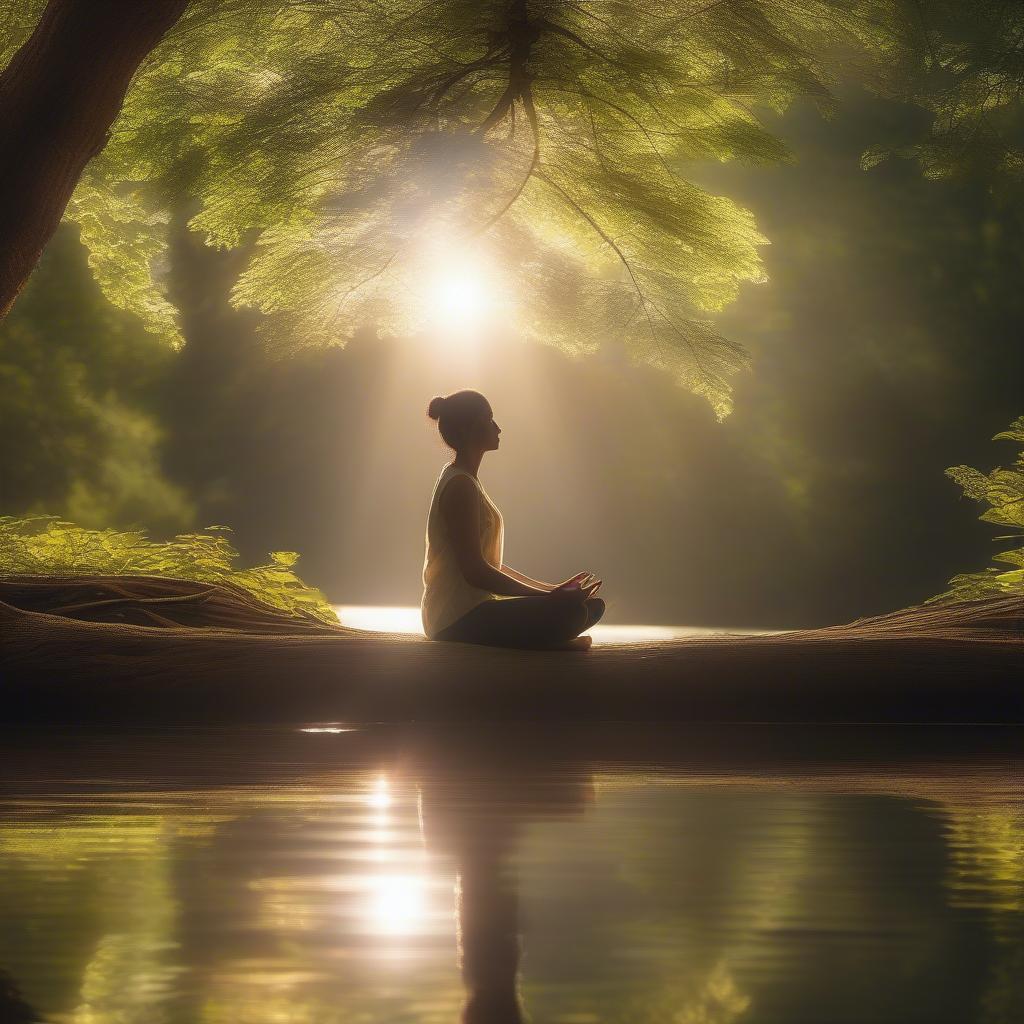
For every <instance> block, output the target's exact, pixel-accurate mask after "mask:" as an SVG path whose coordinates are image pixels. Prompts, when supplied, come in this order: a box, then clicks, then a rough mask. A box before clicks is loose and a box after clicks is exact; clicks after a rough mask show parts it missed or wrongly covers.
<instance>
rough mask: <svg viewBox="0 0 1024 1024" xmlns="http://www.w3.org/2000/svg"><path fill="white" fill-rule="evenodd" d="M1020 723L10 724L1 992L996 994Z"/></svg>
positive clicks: (52, 1011) (969, 1016)
mask: <svg viewBox="0 0 1024 1024" xmlns="http://www.w3.org/2000/svg"><path fill="white" fill-rule="evenodd" d="M1022 738H1024V733H1022V731H1021V730H1020V729H1010V728H1003V729H953V728H946V729H935V728H917V729H911V730H906V729H897V728H889V729H885V728H883V729H876V728H872V729H864V728H862V729H857V728H852V727H843V728H828V727H825V728H817V729H814V730H807V729H793V728H778V727H728V728H724V727H723V728H699V729H697V728H681V727H678V726H673V727H661V726H656V725H634V726H627V727H623V726H621V725H605V726H602V725H591V726H587V727H578V728H571V727H566V728H562V727H560V728H554V727H541V726H537V727H526V726H517V727H515V728H504V729H495V728H493V727H492V728H490V729H489V730H486V731H485V730H480V729H465V728H463V729H456V728H446V729H426V728H422V727H412V726H410V727H405V728H394V727H387V728H376V729H374V728H359V729H351V730H349V729H347V728H346V727H344V726H340V725H321V726H315V727H310V730H309V731H300V730H292V731H283V730H278V731H275V730H248V731H238V730H235V731H230V732H208V733H200V732H194V731H193V732H179V733H175V732H163V733H149V734H137V733H135V734H127V733H125V734H120V735H116V736H115V735H109V734H100V733H94V734H89V733H82V732H60V733H54V732H50V733H38V734H27V733H22V734H18V735H9V736H7V737H4V739H5V742H4V744H3V747H2V751H0V768H2V778H3V779H4V785H3V791H2V800H0V900H2V905H3V908H4V909H3V914H4V921H3V927H2V929H0V1022H2V1024H8V1022H10V1024H23V1022H27V1021H35V1020H42V1021H47V1022H54V1024H63V1022H72V1021H74V1022H78V1021H85V1020H88V1021H89V1022H90V1024H136V1022H137V1024H222V1022H224V1024H226V1022H228V1021H231V1022H232V1024H271V1022H273V1024H278V1022H288V1024H290V1022H292V1021H294V1022H295V1024H335V1022H337V1024H341V1022H342V1021H345V1022H346V1024H347V1022H349V1021H351V1020H358V1021H366V1022H368V1024H370V1022H373V1024H375V1022H377V1021H380V1022H381V1024H385V1022H386V1024H404V1022H409V1024H413V1022H424V1024H428V1022H429V1024H433V1022H441V1021H446V1022H455V1021H458V1020H462V1021H465V1022H469V1024H483V1022H487V1024H513V1022H519V1021H524V1020H536V1021H553V1022H578V1024H584V1022H586V1024H591V1022H594V1024H597V1022H609V1024H626V1022H630V1024H633V1022H635V1024H667V1022H671V1024H733V1022H737V1024H783V1022H785V1024H795V1022H803V1021H806V1022H807V1024H811V1022H813V1024H855V1022H856V1024H874V1022H878V1024H881V1022H893V1024H895V1022H899V1024H1018V1022H1019V1021H1020V1020H1024V982H1022V980H1021V979H1022V978H1024V806H1022V788H1021V777H1022V768H1024V765H1022V761H1021V758H1020V754H1019V751H1020V749H1021V744H1020V741H1021V739H1022ZM32 1008H34V1009H32Z"/></svg>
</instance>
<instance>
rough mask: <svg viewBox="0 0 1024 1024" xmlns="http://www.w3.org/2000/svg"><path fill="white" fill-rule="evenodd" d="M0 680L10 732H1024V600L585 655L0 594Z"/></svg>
mask: <svg viewBox="0 0 1024 1024" xmlns="http://www.w3.org/2000/svg"><path fill="white" fill-rule="evenodd" d="M143 623H145V624H143ZM0 670H2V672H3V691H2V692H3V695H4V700H3V711H2V717H3V719H4V720H6V721H8V722H22V721H36V722H39V721H48V722H67V723H84V722H92V723H97V722H98V723H107V722H110V723H113V722H120V723H144V722H145V723H172V722H173V723H192V724H203V723H211V722H239V723H257V722H263V723H266V722H275V723H299V722H317V721H320V722H322V721H351V722H380V721H414V720H416V721H434V722H446V721H460V720H461V721H465V720H478V721H482V720H491V721H494V720H499V721H504V720H545V719H557V720H575V719H579V720H605V721H645V720H665V719H669V720H676V721H705V722H710V721H716V722H1024V685H1022V677H1024V671H1022V670H1024V596H1017V595H1008V596H1006V597H998V598H989V599H985V600H982V601H971V602H961V603H957V604H932V605H924V606H921V607H917V608H910V609H905V610H903V611H900V612H894V613H892V614H889V615H883V616H875V617H872V618H868V619H862V620H859V621H857V622H853V623H849V624H847V625H843V626H830V627H827V628H824V629H812V630H795V631H790V632H785V633H777V634H770V635H762V636H747V635H710V636H706V637H697V638H691V639H685V640H661V641H648V642H640V643H623V644H609V645H601V646H599V647H595V648H593V649H591V650H590V651H587V652H578V651H529V650H506V649H494V648H487V647H481V646H477V645H472V644H456V643H436V642H430V641H427V640H425V639H422V638H417V637H411V636H406V635H399V634H387V633H370V632H366V631H362V630H355V629H349V628H346V627H344V626H341V625H338V626H334V625H329V624H326V623H323V622H320V621H318V620H316V619H314V618H313V617H311V616H309V617H304V616H299V617H295V618H293V617H291V616H288V615H286V614H284V613H282V612H279V611H277V610H276V609H273V608H271V607H270V606H267V605H264V604H262V603H261V602H259V601H257V600H256V599H255V598H253V597H252V596H251V595H249V594H247V593H245V592H243V591H238V592H235V591H234V590H233V588H231V587H229V586H223V585H216V586H210V585H205V584H199V583H195V582H192V581H185V580H166V579H163V578H159V577H128V576H125V577H121V576H118V577H60V578H51V577H3V578H0Z"/></svg>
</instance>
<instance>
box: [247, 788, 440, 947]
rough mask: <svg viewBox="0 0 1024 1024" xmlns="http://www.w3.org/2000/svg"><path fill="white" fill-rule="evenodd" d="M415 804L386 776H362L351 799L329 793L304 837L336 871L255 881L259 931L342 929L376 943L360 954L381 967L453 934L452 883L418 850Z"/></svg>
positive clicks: (411, 795) (420, 844)
mask: <svg viewBox="0 0 1024 1024" xmlns="http://www.w3.org/2000/svg"><path fill="white" fill-rule="evenodd" d="M416 797H417V794H416V792H415V787H414V786H412V785H411V784H410V783H409V782H408V781H406V780H403V779H402V777H401V776H400V775H399V776H397V777H395V778H390V777H389V776H388V775H387V774H384V773H366V774H362V775H361V777H360V778H359V779H358V781H356V784H355V785H354V786H353V787H352V788H351V790H350V791H349V792H347V793H345V792H342V793H334V794H332V795H331V801H330V804H329V807H330V809H329V810H328V811H327V813H322V814H319V815H318V816H317V819H316V820H315V821H309V822H306V823H305V825H304V826H303V832H302V834H303V836H304V838H305V841H306V842H307V843H308V844H311V848H312V849H315V850H316V856H317V858H325V857H326V858H328V859H333V860H334V861H335V862H336V864H335V866H334V870H328V871H326V872H325V873H323V874H309V873H307V872H305V871H300V872H296V873H292V874H286V873H282V874H278V875H276V876H270V877H265V878H260V879H254V880H252V881H251V882H250V883H249V887H250V888H251V889H253V890H255V891H258V892H260V893H261V896H262V899H261V911H262V916H261V924H262V926H263V927H265V928H268V929H270V930H273V931H296V932H307V933H308V932H321V933H324V934H328V933H330V932H336V931H337V930H338V928H339V924H340V922H344V924H343V925H341V928H342V929H343V931H344V932H345V934H347V935H350V936H360V935H362V936H375V937H376V941H373V942H368V943H363V946H362V948H361V949H360V950H359V954H358V955H365V956H371V957H372V958H373V959H375V960H378V961H390V960H392V959H394V958H398V959H400V960H401V959H405V958H408V957H409V956H410V955H414V954H415V951H416V950H417V949H419V948H420V945H419V944H421V943H422V942H423V941H424V940H428V939H431V938H432V937H434V936H437V935H440V934H443V933H445V932H446V931H448V930H450V928H451V913H452V910H451V892H452V881H451V878H450V876H445V875H443V874H438V873H437V871H436V868H435V867H434V866H433V865H432V863H431V860H430V858H429V856H428V854H427V851H426V850H425V848H424V847H423V837H422V829H421V825H420V822H419V815H418V801H417V799H416ZM346 862H347V864H346ZM346 867H352V868H357V870H345V868H346ZM339 868H341V870H338V869H339ZM358 869H361V870H358ZM354 948H355V947H354Z"/></svg>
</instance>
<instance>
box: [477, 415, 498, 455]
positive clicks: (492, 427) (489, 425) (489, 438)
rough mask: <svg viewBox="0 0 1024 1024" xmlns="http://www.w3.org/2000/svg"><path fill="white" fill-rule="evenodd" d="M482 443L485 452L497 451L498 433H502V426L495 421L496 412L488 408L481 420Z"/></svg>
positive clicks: (480, 434)
mask: <svg viewBox="0 0 1024 1024" xmlns="http://www.w3.org/2000/svg"><path fill="white" fill-rule="evenodd" d="M479 430H480V433H479V437H480V444H481V445H482V446H483V449H484V451H485V452H492V451H496V450H497V448H498V435H499V434H500V433H501V427H499V426H498V424H497V423H495V422H494V413H493V412H492V411H491V410H490V409H487V410H485V412H484V414H483V417H482V418H481V420H480V427H479Z"/></svg>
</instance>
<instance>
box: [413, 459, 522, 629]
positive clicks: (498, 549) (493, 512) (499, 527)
mask: <svg viewBox="0 0 1024 1024" xmlns="http://www.w3.org/2000/svg"><path fill="white" fill-rule="evenodd" d="M460 473H462V474H464V475H465V476H468V477H469V478H470V480H472V481H473V483H474V484H476V488H477V491H478V492H479V494H480V553H481V554H482V555H483V556H484V560H485V561H487V562H489V563H490V564H491V565H493V566H494V567H495V568H496V569H500V568H501V564H502V555H503V552H504V545H505V524H504V521H503V520H502V518H501V513H500V512H499V511H498V507H497V506H496V505H495V504H494V502H493V501H491V499H490V497H489V496H488V494H487V492H486V491H485V490H484V488H483V485H482V484H481V483H480V481H479V480H477V478H476V477H475V476H473V474H472V473H467V472H466V470H464V469H460V468H458V467H457V466H456V465H455V464H454V463H449V464H448V465H447V466H445V467H444V469H443V470H441V475H440V476H439V477H438V478H437V483H436V484H435V485H434V493H433V495H432V496H431V498H430V511H429V512H428V513H427V534H426V542H427V553H426V557H425V558H424V560H423V598H422V600H421V601H420V618H421V619H422V622H423V632H424V634H426V636H427V637H428V638H429V639H431V640H432V639H433V638H434V637H435V636H437V634H438V633H440V632H441V630H443V629H445V628H446V627H447V626H450V625H451V624H452V623H453V622H455V621H456V620H457V619H460V618H462V616H463V615H465V614H466V612H468V611H469V610H470V609H471V608H475V607H476V606H477V605H478V604H481V603H482V602H484V601H493V600H496V599H497V597H498V595H497V594H492V593H491V592H490V591H487V590H481V589H480V588H479V587H474V586H472V585H471V584H470V583H468V582H467V581H466V578H465V577H464V576H463V575H462V571H461V570H460V569H459V565H458V562H456V561H455V551H454V549H453V548H452V546H451V541H450V540H449V538H448V531H447V529H446V527H445V522H444V518H443V517H442V515H441V507H440V498H441V492H442V491H443V490H444V487H445V484H447V483H448V481H449V480H451V479H452V477H453V476H457V475H458V474H460Z"/></svg>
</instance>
